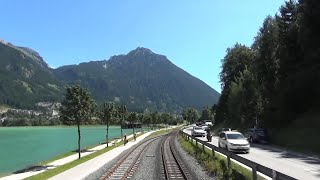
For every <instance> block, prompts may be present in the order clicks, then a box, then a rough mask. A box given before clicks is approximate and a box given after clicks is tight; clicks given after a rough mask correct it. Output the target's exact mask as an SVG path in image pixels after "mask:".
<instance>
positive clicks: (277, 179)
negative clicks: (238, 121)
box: [179, 130, 296, 180]
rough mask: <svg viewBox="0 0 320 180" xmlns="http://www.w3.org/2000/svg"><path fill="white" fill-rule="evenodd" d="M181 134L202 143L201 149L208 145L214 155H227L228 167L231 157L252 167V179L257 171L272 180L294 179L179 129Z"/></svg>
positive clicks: (229, 166)
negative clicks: (216, 153)
mask: <svg viewBox="0 0 320 180" xmlns="http://www.w3.org/2000/svg"><path fill="white" fill-rule="evenodd" d="M179 133H180V134H181V135H182V136H184V137H185V138H187V139H188V141H190V140H193V141H195V142H196V145H197V146H198V144H199V143H200V144H201V145H202V149H203V150H204V148H205V146H206V147H208V148H209V149H211V151H212V154H213V155H214V154H215V152H219V153H221V154H223V155H225V156H227V163H228V168H231V159H233V160H235V161H238V162H240V163H242V164H244V165H246V166H248V167H250V168H251V169H252V179H253V180H257V179H258V176H257V172H260V173H262V174H265V175H266V176H269V177H270V178H272V179H273V180H296V179H295V178H293V177H290V176H288V175H285V174H283V173H280V172H278V171H276V170H274V169H270V168H267V167H265V166H263V165H261V164H258V163H256V162H253V161H250V160H248V159H245V158H243V157H241V156H238V155H237V154H234V153H232V152H229V151H227V150H225V149H222V148H219V147H216V146H215V145H213V144H210V143H208V142H206V141H202V140H200V139H198V138H194V137H192V136H191V135H189V134H187V133H185V132H183V131H182V130H180V132H179Z"/></svg>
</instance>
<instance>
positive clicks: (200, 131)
mask: <svg viewBox="0 0 320 180" xmlns="http://www.w3.org/2000/svg"><path fill="white" fill-rule="evenodd" d="M191 136H202V137H205V136H206V132H205V131H204V130H203V129H202V127H198V126H195V127H193V128H192V130H191Z"/></svg>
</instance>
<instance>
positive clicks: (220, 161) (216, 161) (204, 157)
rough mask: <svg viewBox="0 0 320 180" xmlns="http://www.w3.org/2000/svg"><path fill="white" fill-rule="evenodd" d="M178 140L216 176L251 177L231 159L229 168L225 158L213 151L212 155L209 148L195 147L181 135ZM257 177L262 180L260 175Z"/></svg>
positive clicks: (249, 172)
mask: <svg viewBox="0 0 320 180" xmlns="http://www.w3.org/2000/svg"><path fill="white" fill-rule="evenodd" d="M178 141H179V143H180V144H181V146H182V148H183V149H184V150H185V151H187V152H188V153H189V154H190V155H193V156H194V157H195V158H196V159H197V160H198V162H199V163H200V164H201V166H203V167H204V168H205V169H206V170H207V171H208V172H209V173H211V174H213V175H214V176H216V177H217V178H218V179H235V180H250V179H252V174H251V171H249V170H247V169H246V168H244V167H242V166H240V165H238V164H237V163H234V162H232V161H231V168H228V165H227V159H226V158H225V157H224V156H222V155H219V154H218V153H215V155H214V156H213V155H212V152H211V150H209V149H207V148H205V151H203V150H202V148H200V147H197V146H196V145H195V143H191V142H189V141H187V140H186V139H185V138H183V137H182V136H180V135H179V136H178ZM258 179H260V180H262V179H264V178H262V177H261V176H258Z"/></svg>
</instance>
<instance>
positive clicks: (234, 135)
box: [227, 134, 244, 139]
mask: <svg viewBox="0 0 320 180" xmlns="http://www.w3.org/2000/svg"><path fill="white" fill-rule="evenodd" d="M227 138H228V139H244V136H243V135H242V134H227Z"/></svg>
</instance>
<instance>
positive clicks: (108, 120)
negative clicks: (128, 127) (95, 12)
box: [98, 103, 117, 147]
mask: <svg viewBox="0 0 320 180" xmlns="http://www.w3.org/2000/svg"><path fill="white" fill-rule="evenodd" d="M98 116H99V118H100V121H101V122H102V123H103V124H105V125H107V135H106V138H107V141H106V143H107V147H108V146H109V126H110V124H112V123H115V120H116V116H117V111H116V108H115V106H114V104H113V103H104V104H103V109H102V110H101V111H100V112H98Z"/></svg>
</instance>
